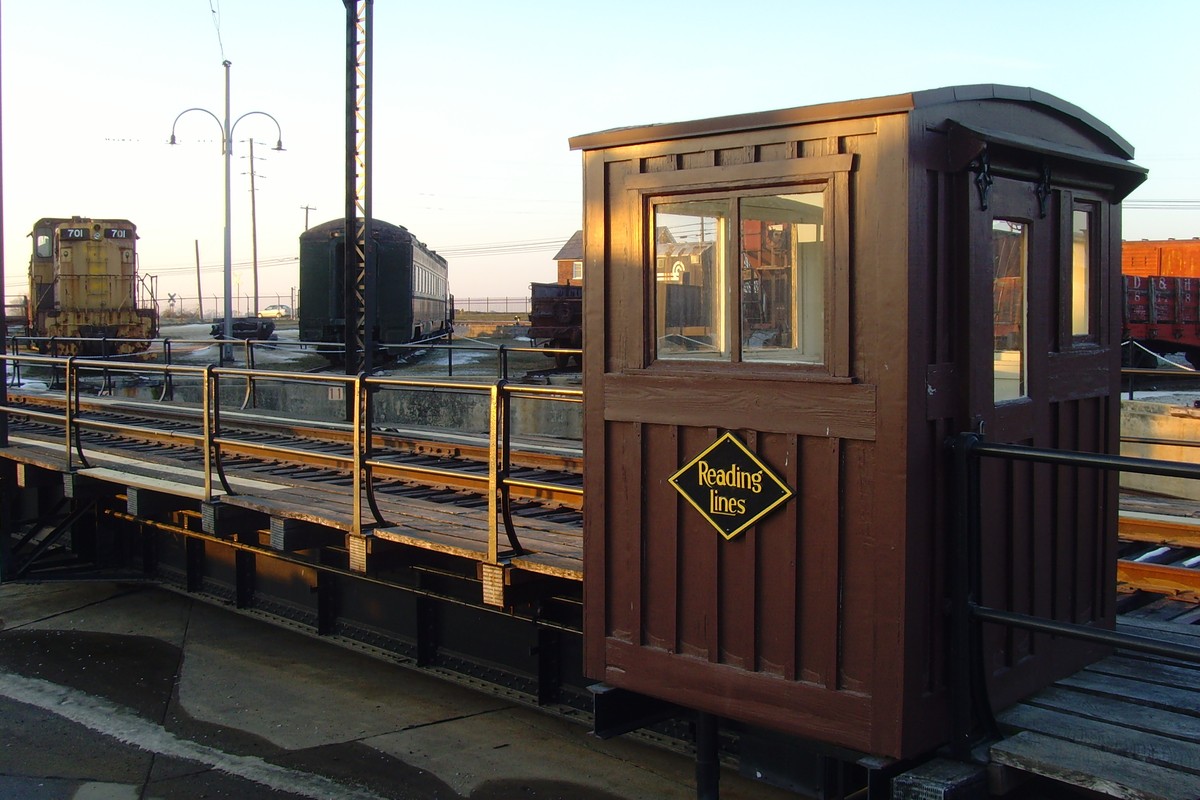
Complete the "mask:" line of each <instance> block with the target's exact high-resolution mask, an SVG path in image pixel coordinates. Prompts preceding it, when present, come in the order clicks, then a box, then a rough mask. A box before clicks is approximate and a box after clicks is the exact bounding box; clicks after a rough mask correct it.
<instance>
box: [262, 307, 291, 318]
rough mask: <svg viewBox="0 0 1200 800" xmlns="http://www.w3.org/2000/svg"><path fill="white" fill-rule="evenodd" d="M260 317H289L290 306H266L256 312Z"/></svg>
mask: <svg viewBox="0 0 1200 800" xmlns="http://www.w3.org/2000/svg"><path fill="white" fill-rule="evenodd" d="M258 315H259V316H260V317H273V318H275V319H280V318H282V317H290V316H291V315H292V307H291V306H267V307H266V308H264V309H263V310H262V311H260V312H258Z"/></svg>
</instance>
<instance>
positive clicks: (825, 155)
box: [571, 85, 1145, 757]
mask: <svg viewBox="0 0 1200 800" xmlns="http://www.w3.org/2000/svg"><path fill="white" fill-rule="evenodd" d="M571 147H572V148H574V149H579V150H582V151H583V156H584V194H585V226H584V227H585V253H584V260H585V264H584V270H585V272H586V274H587V275H588V285H587V291H586V297H585V311H584V315H585V342H586V350H585V356H584V360H585V363H584V386H585V405H586V412H585V415H586V421H585V450H586V456H587V475H586V497H587V505H586V523H585V525H586V527H585V547H584V550H585V552H584V560H585V575H586V579H585V595H586V621H585V660H586V670H587V673H588V675H589V676H591V677H593V678H596V679H598V680H602V681H604V682H606V683H608V684H610V685H613V686H616V687H620V688H624V689H629V690H632V691H635V692H638V693H642V694H645V695H649V696H653V697H657V698H662V699H665V700H668V701H671V702H674V703H678V704H681V705H683V706H686V707H688V708H693V709H697V710H700V711H703V712H708V713H711V714H715V715H719V716H720V717H724V718H727V719H732V720H738V721H741V722H743V723H748V724H751V725H755V726H761V727H763V728H766V729H769V730H773V731H778V732H782V733H786V734H790V735H795V736H798V737H804V738H807V739H813V740H816V741H819V742H825V743H829V744H833V745H838V746H842V747H847V748H851V749H853V750H855V751H858V752H862V753H869V754H875V755H880V756H890V757H907V756H912V755H916V754H919V753H923V752H927V751H928V750H930V749H931V748H933V747H936V746H937V745H940V744H942V743H944V742H946V741H947V737H948V736H949V731H950V724H951V721H950V709H949V701H948V697H947V694H948V693H947V665H948V664H947V662H948V655H947V648H946V632H945V630H946V623H945V614H946V594H947V592H946V571H947V565H946V551H947V547H948V541H947V539H948V536H949V532H948V531H949V525H948V521H947V515H948V511H947V508H948V503H949V499H950V498H949V492H950V488H949V487H948V485H947V484H948V469H947V466H946V460H947V457H946V455H945V449H944V441H945V440H946V438H947V437H948V436H951V435H954V434H956V433H958V432H961V431H965V430H975V431H982V432H983V433H984V434H985V435H986V436H987V437H988V439H989V440H992V441H1001V442H1012V443H1026V444H1033V445H1037V446H1041V447H1066V448H1071V449H1078V450H1087V451H1096V452H1105V453H1116V452H1117V451H1118V442H1117V424H1118V403H1119V361H1120V357H1119V344H1120V342H1119V338H1118V337H1119V332H1120V325H1121V314H1120V306H1119V304H1118V301H1119V287H1120V273H1119V264H1120V244H1121V224H1120V219H1121V218H1120V206H1119V203H1120V202H1121V200H1122V199H1123V198H1124V197H1125V195H1126V194H1128V192H1129V191H1131V190H1132V189H1133V188H1134V187H1135V186H1137V185H1138V184H1139V183H1140V182H1141V181H1142V180H1143V179H1144V177H1145V172H1144V170H1142V169H1141V168H1139V167H1136V166H1135V165H1133V164H1131V163H1130V159H1131V158H1132V155H1133V151H1132V148H1131V147H1130V146H1129V144H1128V143H1126V142H1125V141H1124V140H1122V139H1121V137H1119V136H1118V135H1117V134H1116V133H1114V132H1113V131H1112V130H1111V129H1110V128H1109V127H1107V126H1106V125H1104V124H1103V123H1102V122H1100V121H1099V120H1097V119H1096V118H1094V117H1093V116H1091V115H1090V114H1088V113H1086V112H1085V111H1083V110H1081V109H1079V108H1076V107H1075V106H1072V105H1070V104H1068V103H1065V102H1063V101H1062V100H1059V99H1057V98H1055V97H1052V96H1049V95H1047V94H1044V93H1042V92H1038V91H1035V90H1032V89H1027V88H1014V87H1008V86H994V85H982V86H967V87H953V88H944V89H936V90H931V91H922V92H915V93H912V94H903V95H896V96H891V97H881V98H874V99H867V100H856V101H852V102H846V103H834V104H826V105H817V106H808V107H802V108H793V109H786V110H780V111H771V112H765V113H755V114H745V115H738V116H731V117H722V118H716V119H708V120H700V121H694V122H684V123H677V124H662V125H651V126H645V127H633V128H623V129H618V130H611V131H604V132H600V133H594V134H589V135H584V136H579V137H576V138H573V139H572V140H571ZM727 433H728V434H732V436H731V438H723V437H724V435H725V434H727ZM714 445H716V446H715V447H714ZM739 445H740V447H739ZM756 475H757V476H758V477H757V478H756V477H755V476H756ZM772 476H777V478H778V481H777V482H775V479H774V478H773V477H772ZM987 477H988V487H989V488H988V496H987V497H985V498H984V507H985V509H987V513H986V515H985V524H986V525H987V526H989V527H988V528H987V529H986V530H985V534H987V543H986V545H985V553H984V563H985V565H986V566H987V574H986V576H985V584H984V591H985V598H984V599H985V600H989V601H991V602H994V603H996V604H998V605H1001V606H1003V607H1006V608H1011V609H1015V610H1024V611H1029V612H1031V613H1038V614H1041V615H1043V616H1047V617H1052V618H1055V619H1065V620H1069V621H1072V622H1082V623H1094V624H1098V625H1111V624H1112V622H1113V617H1114V601H1115V597H1114V580H1115V579H1114V570H1115V567H1114V550H1115V544H1116V538H1115V537H1116V511H1117V508H1116V484H1115V482H1114V481H1113V480H1111V479H1109V478H1104V477H1094V478H1090V477H1086V476H1085V477H1083V478H1080V479H1077V480H1072V481H1071V482H1069V483H1070V485H1062V484H1063V482H1062V481H1058V480H1053V479H1047V473H1046V472H1045V471H1044V470H1042V469H1041V468H1035V467H1025V468H1023V467H1020V466H1017V467H998V468H996V469H995V470H994V474H989V475H988V476H987ZM756 487H757V488H756ZM764 487H767V488H769V489H772V490H775V493H774V494H771V493H769V492H766V490H765V489H764ZM780 487H784V488H780ZM788 491H794V495H788V494H787V492H788ZM768 494H769V496H767V495H768ZM780 495H783V496H780ZM768 503H773V504H774V505H771V507H769V508H767V507H766V506H767V505H768ZM760 512H761V513H760ZM985 633H986V653H987V654H988V655H987V657H988V664H987V667H988V673H989V679H988V680H989V692H990V696H991V700H992V702H993V704H995V705H996V706H1004V705H1007V704H1009V703H1011V702H1014V701H1015V700H1016V699H1018V698H1019V697H1021V696H1024V695H1026V694H1028V693H1029V692H1031V691H1033V690H1035V689H1037V688H1040V687H1042V686H1044V685H1046V684H1047V683H1049V682H1050V681H1052V680H1053V679H1054V678H1056V677H1058V676H1060V675H1062V674H1065V673H1067V672H1069V671H1072V670H1074V669H1076V668H1078V667H1079V666H1081V665H1082V664H1084V663H1086V662H1087V661H1089V660H1091V659H1092V658H1094V657H1095V656H1096V655H1097V653H1096V651H1095V649H1094V648H1090V647H1087V646H1083V645H1080V644H1078V643H1070V642H1068V641H1066V640H1060V639H1055V640H1051V639H1050V638H1049V637H1047V636H1044V635H1036V636H1035V635H1031V634H1024V633H1019V632H1009V631H1004V630H1000V629H998V628H997V629H988V630H987V631H985Z"/></svg>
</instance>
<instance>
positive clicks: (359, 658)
mask: <svg viewBox="0 0 1200 800" xmlns="http://www.w3.org/2000/svg"><path fill="white" fill-rule="evenodd" d="M0 719H3V720H4V724H3V725H0V797H4V798H10V797H11V798H23V799H24V798H28V799H29V800H59V799H60V798H62V799H66V798H71V799H72V800H126V799H128V800H194V799H196V798H239V800H257V799H258V798H263V800H265V798H272V800H278V799H279V798H337V799H338V800H342V799H343V798H345V799H346V800H382V799H383V798H406V799H407V798H412V799H413V800H418V799H423V798H441V799H442V800H454V799H455V798H470V800H508V799H510V798H512V799H514V800H515V798H533V799H535V800H547V799H549V798H564V799H565V798H571V799H572V800H619V799H620V798H693V797H695V788H694V781H693V775H694V765H693V762H692V760H691V759H690V758H689V757H687V756H684V755H679V754H676V753H673V752H668V751H666V750H663V749H660V748H657V747H654V746H650V745H648V744H645V743H643V742H639V741H635V740H629V739H623V740H616V741H608V742H602V741H599V740H597V739H595V738H594V737H592V736H591V735H590V734H589V732H588V729H587V728H586V727H585V726H583V725H577V724H575V723H573V722H571V721H568V720H564V719H562V718H557V717H552V716H549V715H546V714H543V713H540V712H538V711H536V710H533V709H529V708H525V707H523V706H519V705H515V704H512V703H509V702H507V701H505V700H503V699H501V698H497V697H495V696H493V695H489V694H484V693H476V692H473V691H471V690H470V689H466V688H463V687H461V686H457V685H452V684H449V683H443V682H440V681H437V680H435V679H432V678H430V677H428V676H425V675H419V674H416V673H413V672H411V671H408V670H405V669H403V668H401V667H396V666H393V665H390V664H387V663H384V662H382V661H380V660H378V659H375V658H373V657H370V656H368V655H364V654H361V653H357V652H351V651H348V650H345V649H343V648H340V647H336V646H333V645H331V644H328V643H325V642H321V641H319V640H316V639H313V638H311V637H309V636H305V635H302V634H299V633H295V632H292V631H289V630H286V629H281V628H278V627H273V626H270V625H268V624H266V623H263V622H261V621H258V620H255V619H251V618H248V617H246V616H243V615H240V614H237V613H236V612H234V611H232V610H225V609H222V608H218V607H214V606H211V605H208V604H206V603H201V602H197V601H193V600H191V599H190V598H188V597H186V596H182V595H179V594H176V593H173V592H168V591H165V590H161V589H157V588H152V587H150V586H144V585H129V584H117V583H86V584H82V583H75V584H42V585H22V584H10V585H5V586H0ZM721 796H722V798H725V799H726V800H739V798H764V799H765V800H771V799H772V798H783V797H794V795H791V794H789V793H785V792H779V791H776V790H774V789H772V788H771V787H768V786H765V785H764V784H761V783H756V782H751V781H747V780H745V779H743V778H740V777H739V776H737V775H736V773H733V772H730V771H726V774H724V775H723V776H722V782H721Z"/></svg>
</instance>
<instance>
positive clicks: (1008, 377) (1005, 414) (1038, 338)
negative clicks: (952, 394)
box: [968, 178, 1057, 444]
mask: <svg viewBox="0 0 1200 800" xmlns="http://www.w3.org/2000/svg"><path fill="white" fill-rule="evenodd" d="M972 205H973V206H974V208H973V209H972V213H971V216H970V220H971V223H970V234H969V243H970V244H969V246H970V253H969V258H970V289H969V291H970V312H971V313H970V314H969V316H968V320H969V321H968V325H969V326H970V327H969V331H968V342H969V352H970V362H971V363H970V365H969V368H968V375H969V378H968V380H969V387H968V397H969V404H970V415H971V426H972V427H973V428H974V429H975V430H976V431H979V432H982V433H983V434H984V435H985V436H986V437H987V438H988V440H990V441H999V442H1006V443H1030V444H1032V443H1034V442H1035V441H1040V437H1039V436H1038V428H1039V420H1038V418H1039V417H1040V416H1044V415H1043V414H1042V413H1041V412H1042V411H1043V410H1044V408H1043V407H1044V405H1045V400H1046V378H1047V358H1048V354H1049V352H1050V350H1051V336H1052V331H1051V328H1052V325H1051V324H1050V322H1051V320H1054V319H1056V316H1055V314H1054V306H1053V303H1054V297H1055V296H1056V295H1057V292H1055V291H1050V289H1051V288H1052V287H1053V286H1054V283H1055V275H1056V272H1057V271H1056V269H1055V268H1054V264H1055V261H1056V258H1055V246H1054V237H1053V236H1052V230H1051V227H1052V224H1051V223H1052V217H1051V216H1047V217H1045V218H1042V217H1041V216H1040V213H1039V209H1038V203H1037V198H1036V196H1035V194H1034V187H1033V185H1032V184H1027V183H1021V182H1018V181H1013V180H1009V179H1005V178H996V179H995V184H994V185H993V187H992V189H991V192H990V193H989V195H988V203H987V205H988V207H987V208H986V209H981V208H980V207H979V197H978V194H976V193H975V192H972Z"/></svg>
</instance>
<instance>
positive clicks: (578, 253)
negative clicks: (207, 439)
mask: <svg viewBox="0 0 1200 800" xmlns="http://www.w3.org/2000/svg"><path fill="white" fill-rule="evenodd" d="M554 260H555V261H582V260H583V231H582V230H578V231H575V234H574V235H573V236H571V238H570V239H567V243H566V244H564V245H563V246H562V249H561V250H559V251H558V255H556V256H555V257H554Z"/></svg>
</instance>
